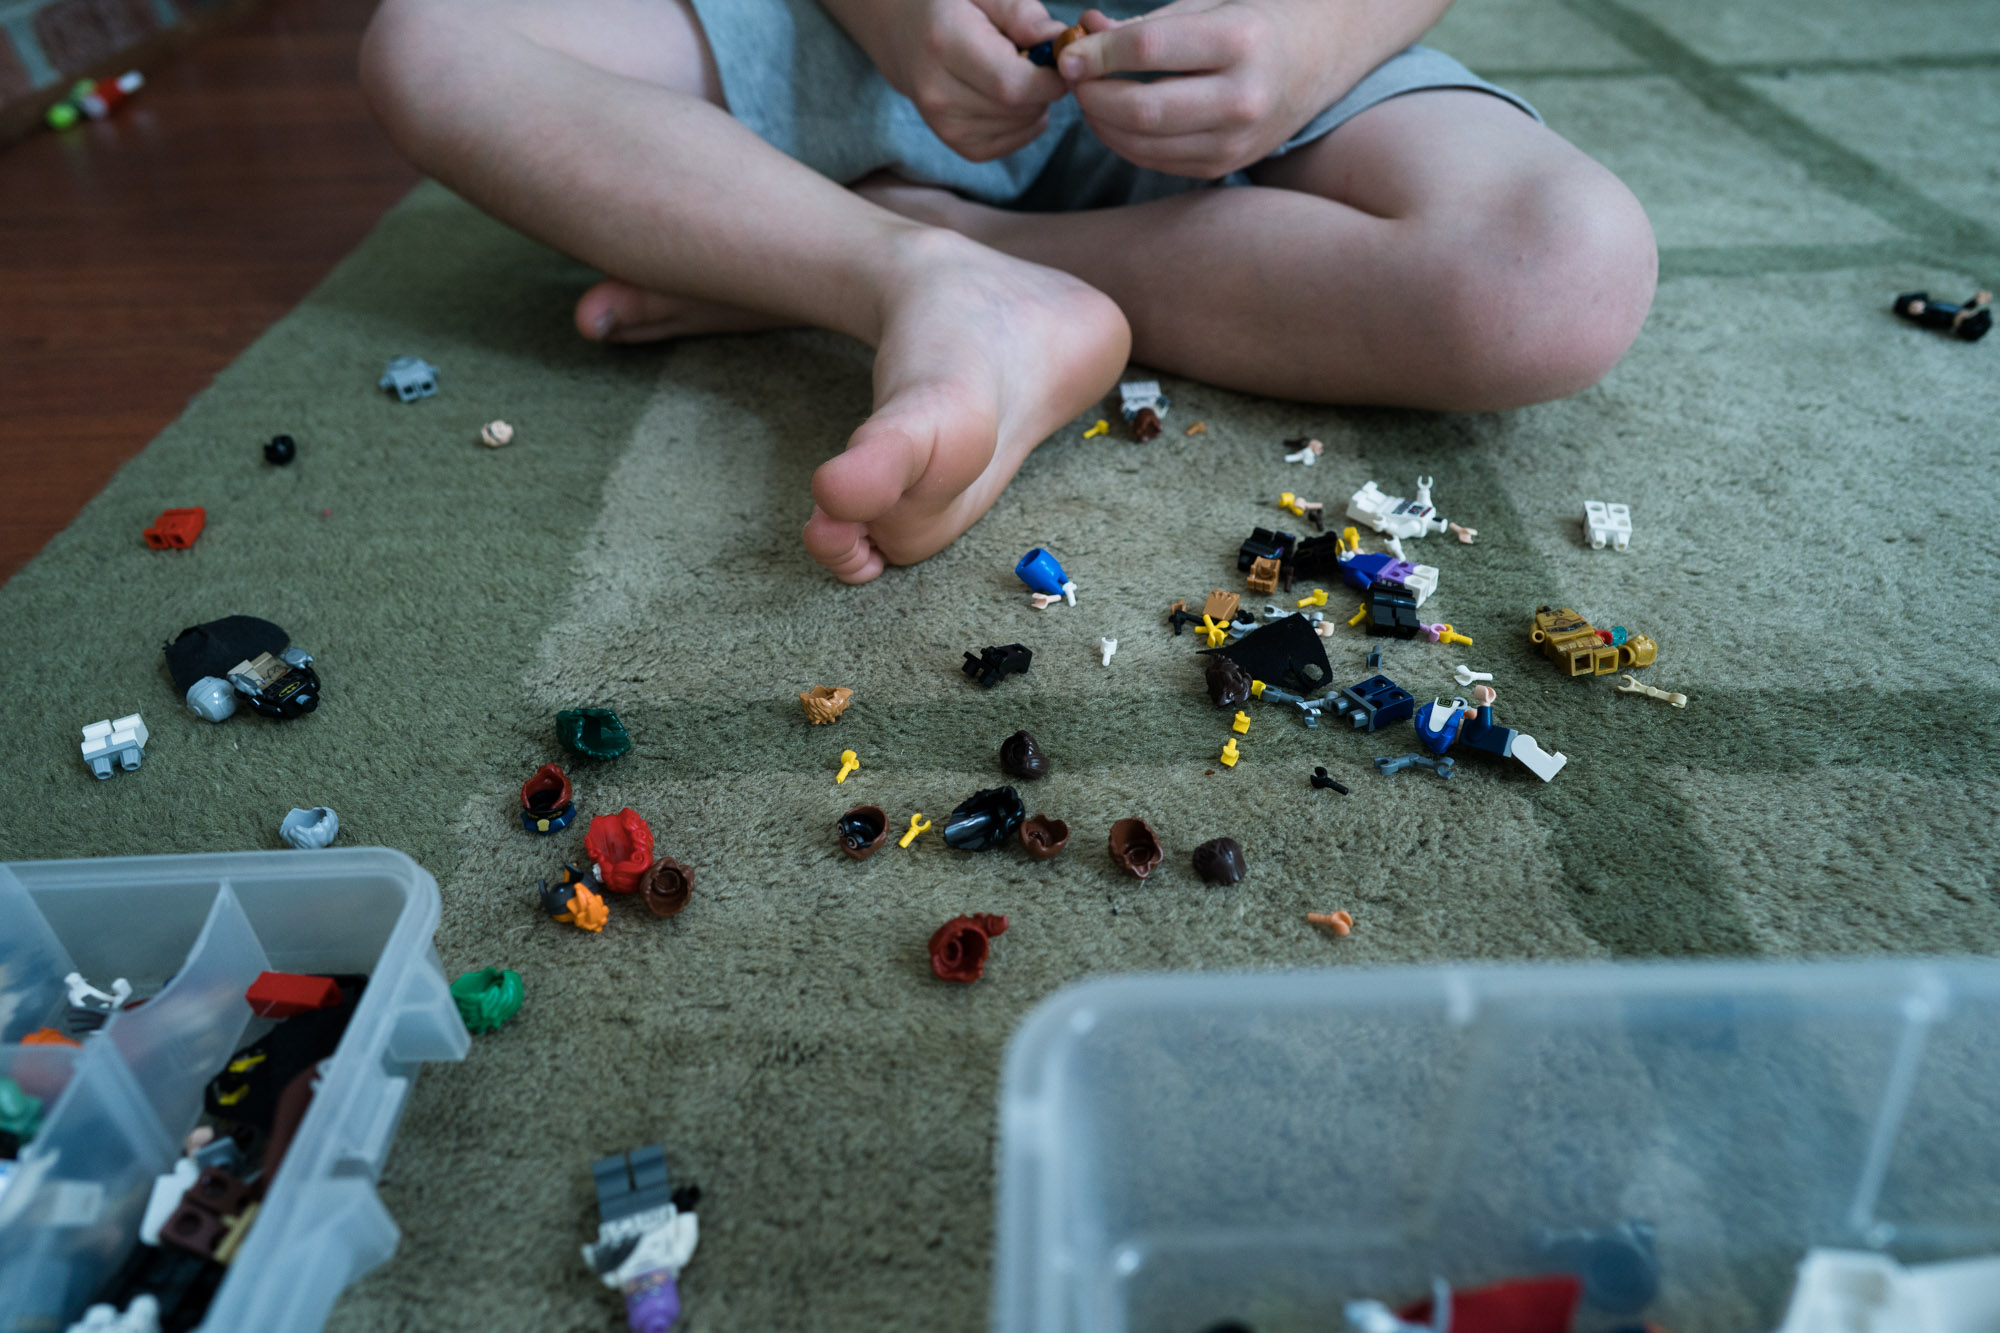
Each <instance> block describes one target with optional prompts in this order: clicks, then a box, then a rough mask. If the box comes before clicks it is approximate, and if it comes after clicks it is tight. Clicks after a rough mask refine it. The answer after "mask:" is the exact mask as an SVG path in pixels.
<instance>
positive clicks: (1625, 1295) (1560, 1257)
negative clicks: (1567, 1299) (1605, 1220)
mask: <svg viewBox="0 0 2000 1333" xmlns="http://www.w3.org/2000/svg"><path fill="white" fill-rule="evenodd" d="M1653 1235H1654V1233H1653V1228H1652V1226H1651V1225H1649V1224H1648V1223H1645V1222H1636V1221H1629V1222H1620V1223H1619V1224H1618V1225H1616V1226H1613V1227H1607V1228H1606V1229H1604V1230H1602V1231H1591V1230H1585V1229H1578V1230H1572V1231H1553V1230H1548V1229H1541V1230H1538V1231H1536V1233H1535V1235H1534V1245H1535V1249H1536V1251H1537V1252H1538V1253H1540V1255H1541V1256H1542V1257H1543V1258H1545V1259H1547V1260H1548V1261H1549V1262H1550V1263H1551V1264H1552V1265H1554V1266H1555V1267H1556V1268H1558V1269H1560V1270H1561V1271H1563V1272H1566V1273H1571V1274H1574V1275H1575V1276H1576V1277H1579V1278H1581V1279H1582V1280H1583V1298H1584V1300H1586V1301H1588V1302H1589V1303H1590V1304H1591V1305H1592V1306H1594V1307H1596V1308H1597V1309H1599V1310H1604V1311H1606V1312H1608V1313H1610V1314H1616V1315H1635V1314H1638V1313H1639V1312H1640V1311H1641V1310H1643V1309H1645V1308H1646V1307H1647V1306H1649V1305H1651V1304H1652V1303H1653V1301H1654V1300H1655V1298H1657V1297H1658V1296H1659V1294H1660V1259H1659V1255H1658V1253H1657V1252H1656V1251H1655V1248H1654V1242H1653Z"/></svg>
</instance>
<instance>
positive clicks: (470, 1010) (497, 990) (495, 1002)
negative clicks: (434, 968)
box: [451, 967, 525, 1032]
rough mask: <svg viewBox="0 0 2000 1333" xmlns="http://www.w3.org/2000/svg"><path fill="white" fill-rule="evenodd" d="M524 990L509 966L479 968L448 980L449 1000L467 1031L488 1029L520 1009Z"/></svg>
mask: <svg viewBox="0 0 2000 1333" xmlns="http://www.w3.org/2000/svg"><path fill="white" fill-rule="evenodd" d="M524 994H525V992H524V991H523V988H522V986H521V974H520V973H519V972H516V971H514V970H513V969H512V968H505V967H482V968H480V969H479V970H478V971H476V972H465V973H461V974H460V975H459V977H458V979H457V980H456V981H454V982H452V983H451V1002H452V1004H454V1005H456V1006H457V1008H458V1016H459V1017H460V1018H461V1019H463V1020H464V1021H465V1029H466V1031H468V1032H491V1031H493V1029H495V1028H497V1027H499V1026H500V1025H501V1024H502V1023H505V1022H506V1021H507V1020H508V1019H510V1018H512V1017H513V1016H514V1015H515V1014H518V1013H520V1012H521V1000H522V998H523V996H524Z"/></svg>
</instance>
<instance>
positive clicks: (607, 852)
mask: <svg viewBox="0 0 2000 1333" xmlns="http://www.w3.org/2000/svg"><path fill="white" fill-rule="evenodd" d="M583 849H584V850H585V851H586V852H589V853H590V859H591V861H592V863H594V864H595V865H596V866H597V877H598V878H599V879H601V880H603V881H604V887H605V888H607V889H609V890H611V891H612V892H613V893H631V892H633V891H634V890H635V889H637V888H638V887H639V877H640V876H641V875H643V874H645V873H646V872H647V871H648V870H650V869H651V868H652V866H653V830H652V829H650V828H648V827H646V821H645V820H644V819H641V818H640V817H639V812H638V811H637V810H634V809H631V808H630V807H627V808H626V809H623V810H620V811H619V812H618V813H617V814H615V815H599V816H598V817H597V818H595V819H593V820H591V821H590V832H588V833H586V834H584V835H583Z"/></svg>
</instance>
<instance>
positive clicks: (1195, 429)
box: [1181, 421, 1208, 436]
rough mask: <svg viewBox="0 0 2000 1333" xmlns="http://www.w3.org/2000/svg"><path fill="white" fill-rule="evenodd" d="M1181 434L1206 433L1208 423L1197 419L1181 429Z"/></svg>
mask: <svg viewBox="0 0 2000 1333" xmlns="http://www.w3.org/2000/svg"><path fill="white" fill-rule="evenodd" d="M1181 434H1182V435H1186V436H1194V435H1206V434H1208V423H1207V422H1206V421H1197V422H1195V423H1194V424H1193V425H1191V426H1189V427H1188V428H1187V429H1186V430H1184V431H1182V432H1181Z"/></svg>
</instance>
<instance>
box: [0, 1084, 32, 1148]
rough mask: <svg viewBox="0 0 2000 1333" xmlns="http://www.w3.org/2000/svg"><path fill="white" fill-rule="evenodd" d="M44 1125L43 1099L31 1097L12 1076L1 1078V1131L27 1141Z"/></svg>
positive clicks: (24, 1141)
mask: <svg viewBox="0 0 2000 1333" xmlns="http://www.w3.org/2000/svg"><path fill="white" fill-rule="evenodd" d="M41 1127H42V1099H41V1098H40V1097H30V1096H29V1095H28V1094H27V1093H25V1092H23V1091H22V1090H21V1085H20V1084H18V1083H16V1082H15V1081H14V1080H13V1079H11V1078H0V1133H6V1134H12V1135H13V1136H14V1137H15V1138H17V1139H19V1140H20V1141H21V1142H23V1143H26V1142H27V1141H28V1140H29V1139H32V1138H33V1137H35V1131H36V1130H38V1129H40V1128H41Z"/></svg>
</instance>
